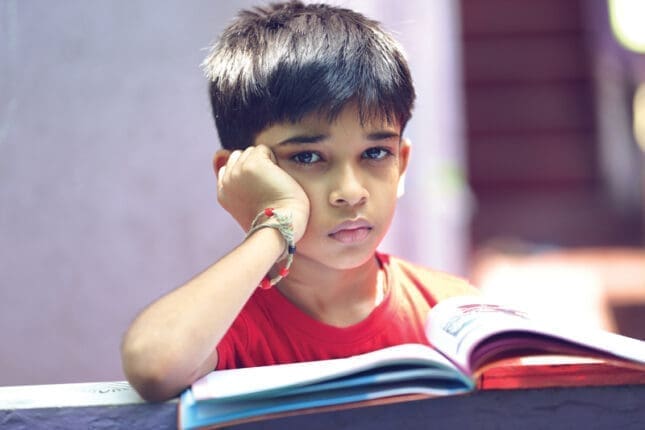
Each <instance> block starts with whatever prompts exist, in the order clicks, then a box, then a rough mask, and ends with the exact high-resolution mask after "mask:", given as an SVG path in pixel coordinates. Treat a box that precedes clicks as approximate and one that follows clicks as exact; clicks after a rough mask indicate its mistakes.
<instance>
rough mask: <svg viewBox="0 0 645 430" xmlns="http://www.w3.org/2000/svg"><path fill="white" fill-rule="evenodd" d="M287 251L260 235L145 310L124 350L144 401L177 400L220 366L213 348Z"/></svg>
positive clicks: (271, 235)
mask: <svg viewBox="0 0 645 430" xmlns="http://www.w3.org/2000/svg"><path fill="white" fill-rule="evenodd" d="M284 249H285V242H284V240H283V238H282V236H281V235H280V233H279V232H277V231H276V230H274V229H272V228H264V229H261V230H258V231H257V232H255V233H254V234H253V235H251V236H250V237H249V238H248V239H247V240H245V241H244V242H243V243H242V244H241V245H240V246H238V247H237V248H236V249H235V250H233V251H232V252H231V253H229V254H227V255H226V256H224V257H223V258H222V259H221V260H220V261H218V262H217V263H215V264H214V265H212V266H211V267H209V268H208V269H206V270H205V271H204V272H202V273H201V274H199V275H198V276H196V277H195V278H193V279H192V280H190V281H189V282H187V283H186V284H185V285H183V286H181V287H179V288H178V289H176V290H174V291H172V292H171V293H169V294H167V295H166V296H164V297H162V298H161V299H159V300H157V301H156V302H155V303H153V304H152V305H150V306H149V307H148V308H146V309H145V310H144V311H143V312H142V313H141V314H140V315H139V316H138V317H137V319H136V320H135V321H134V323H133V324H132V326H131V327H130V329H129V330H128V332H127V333H126V335H125V337H124V340H123V345H122V360H123V367H124V370H125V373H126V375H127V377H128V380H129V381H130V382H131V383H132V385H133V386H134V387H135V388H136V389H137V390H138V391H139V392H140V393H141V394H142V395H143V396H144V397H146V398H148V399H151V400H162V399H165V398H169V397H172V396H174V395H177V394H178V393H179V392H180V391H181V390H183V389H184V388H186V387H187V386H188V385H190V384H191V383H192V382H193V381H194V380H195V379H197V378H198V377H200V376H202V375H203V374H205V373H206V372H208V371H209V370H212V369H213V368H214V367H215V365H216V354H215V347H216V346H217V344H218V343H219V341H220V340H221V339H222V337H223V336H224V334H225V333H226V331H227V330H228V328H229V327H230V325H231V324H232V322H233V321H234V319H235V318H236V317H237V315H238V314H239V312H240V310H241V309H242V307H243V306H244V304H245V303H246V301H247V300H248V298H249V297H250V296H251V294H252V293H253V292H254V291H255V288H256V287H257V285H258V284H259V282H260V281H261V279H262V278H263V277H264V276H265V274H266V273H267V272H268V271H269V269H270V268H271V266H272V265H273V264H274V263H275V261H276V260H277V258H278V257H279V256H280V255H281V254H282V252H283V251H284Z"/></svg>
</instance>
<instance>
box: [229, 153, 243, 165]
mask: <svg viewBox="0 0 645 430" xmlns="http://www.w3.org/2000/svg"><path fill="white" fill-rule="evenodd" d="M240 155H242V151H239V150H235V151H233V152H231V155H230V156H229V157H228V162H227V163H226V165H227V166H234V165H235V163H236V162H237V160H238V158H240Z"/></svg>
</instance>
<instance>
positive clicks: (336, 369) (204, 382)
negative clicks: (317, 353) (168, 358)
mask: <svg viewBox="0 0 645 430" xmlns="http://www.w3.org/2000/svg"><path fill="white" fill-rule="evenodd" d="M403 364H417V365H419V366H423V367H428V366H429V367H433V368H437V369H445V370H449V372H450V373H451V374H454V375H455V378H464V376H463V375H459V373H458V371H457V370H456V368H455V367H454V365H453V364H452V363H450V361H448V360H447V359H446V358H445V357H443V356H442V355H441V354H440V353H438V352H437V351H435V350H433V349H432V348H429V347H428V346H426V345H420V344H404V345H397V346H393V347H389V348H384V349H381V350H378V351H373V352H369V353H366V354H361V355H357V356H353V357H348V358H339V359H333V360H321V361H311V362H303V363H289V364H279V365H273V366H260V367H250V368H244V369H231V370H218V371H214V372H211V373H210V374H208V375H206V376H204V377H203V378H201V379H200V380H198V381H197V382H195V383H194V384H193V386H192V392H193V396H194V398H195V400H197V401H198V400H204V399H232V398H235V397H240V398H248V397H258V396H264V395H266V394H267V393H269V392H272V391H276V390H284V389H288V388H290V387H295V386H301V385H305V384H313V383H318V382H321V381H326V380H330V379H332V378H338V377H341V376H344V375H349V374H353V373H356V372H361V371H365V370H368V369H377V368H379V367H385V366H391V365H403Z"/></svg>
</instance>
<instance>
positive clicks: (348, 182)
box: [329, 166, 369, 206]
mask: <svg viewBox="0 0 645 430" xmlns="http://www.w3.org/2000/svg"><path fill="white" fill-rule="evenodd" d="M337 175H338V176H337V178H336V182H335V183H334V187H333V188H332V191H331V192H330V193H329V203H331V204H332V205H333V206H344V205H347V206H354V205H359V204H363V203H365V202H366V201H367V198H368V197H369V192H368V191H367V189H366V188H365V187H364V186H363V184H362V182H361V181H360V178H359V177H358V176H357V175H356V172H354V170H353V169H352V168H351V167H349V166H346V167H343V168H342V169H339V171H338V172H337Z"/></svg>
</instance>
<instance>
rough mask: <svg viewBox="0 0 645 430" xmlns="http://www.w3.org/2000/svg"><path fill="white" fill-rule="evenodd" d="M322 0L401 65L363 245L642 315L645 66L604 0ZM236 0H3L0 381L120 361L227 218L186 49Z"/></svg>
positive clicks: (224, 17)
mask: <svg viewBox="0 0 645 430" xmlns="http://www.w3.org/2000/svg"><path fill="white" fill-rule="evenodd" d="M334 3H337V4H341V5H345V6H348V7H351V8H355V9H357V10H359V11H361V12H364V13H366V14H367V15H369V16H372V17H374V18H376V19H378V20H380V21H381V22H383V24H384V25H385V27H386V28H387V29H389V30H390V31H391V32H392V33H394V35H395V36H396V37H397V38H398V39H399V40H400V41H401V42H402V44H403V46H404V48H405V50H406V51H407V53H408V56H409V59H410V63H411V68H412V73H413V77H414V79H415V83H416V86H417V92H418V101H417V106H416V109H415V115H414V117H413V120H412V121H411V123H410V124H409V126H408V127H409V128H408V129H407V131H406V135H407V136H408V137H409V138H410V139H411V140H412V143H413V158H412V161H411V165H410V169H409V173H408V177H407V184H406V185H407V186H406V194H405V196H404V197H403V198H402V199H401V201H400V206H399V209H398V212H397V215H396V218H395V221H394V224H393V226H392V231H391V233H390V234H389V235H388V237H387V238H386V240H385V242H384V244H383V246H382V249H383V250H384V251H388V252H392V253H394V254H397V255H400V256H403V257H405V258H407V259H410V260H412V261H415V262H418V263H421V264H425V265H429V266H433V267H436V268H438V269H441V270H446V271H450V272H454V273H457V274H461V275H464V276H469V277H471V279H473V281H474V282H475V283H477V284H478V285H481V286H482V289H485V290H486V291H489V292H490V293H491V294H498V295H500V296H501V297H504V298H510V299H513V298H516V299H517V300H518V301H522V299H524V301H525V302H526V298H529V299H530V301H531V303H533V304H536V303H537V304H539V306H540V307H541V308H543V309H549V310H553V309H554V308H556V309H557V308H558V304H572V303H573V304H577V305H578V306H577V309H578V313H577V314H576V318H578V319H580V320H581V321H592V322H593V323H594V324H597V325H599V326H602V327H607V328H610V329H612V330H615V331H620V330H623V331H625V330H627V331H629V330H633V331H631V332H629V333H632V334H634V335H639V332H638V330H635V329H633V327H634V321H636V323H637V324H638V323H640V325H641V326H645V324H642V322H643V312H642V307H640V306H641V305H640V304H642V303H645V298H643V297H642V294H641V292H645V285H644V284H643V283H642V282H643V280H644V279H645V274H642V271H643V269H644V268H645V260H644V259H643V258H645V257H643V256H642V246H643V240H644V239H643V201H644V199H643V177H642V166H643V156H642V152H641V151H640V150H638V149H637V148H638V147H637V145H636V143H635V138H634V134H633V133H632V130H631V128H630V127H631V124H632V117H633V116H634V115H633V108H632V105H631V100H632V98H633V96H634V94H635V92H636V88H637V87H638V82H640V81H643V80H645V78H643V75H639V74H638V70H642V69H640V68H639V67H640V63H641V62H642V61H639V60H641V59H642V56H641V55H640V54H632V53H631V52H630V51H628V50H626V49H625V48H623V47H621V46H620V45H619V44H618V43H617V42H616V39H615V37H614V36H613V34H612V33H611V31H610V29H609V24H608V15H607V7H606V5H607V4H606V2H605V1H604V0H589V1H584V0H570V1H560V0H461V1H460V2H457V1H452V0H436V1H431V2H427V1H422V0H419V1H405V2H391V1H388V0H373V1H370V0H362V1H361V0H342V1H341V0H338V1H335V2H334ZM255 4H257V2H256V1H250V0H244V1H207V0H203V1H200V0H191V1H189V2H165V1H164V2H159V1H155V0H135V1H129V2H111V1H107V0H100V1H95V2H83V1H80V0H72V1H67V2H63V3H58V4H56V6H55V7H53V6H52V5H50V4H49V3H46V2H40V1H37V0H26V1H24V0H23V1H18V0H3V1H0V78H1V79H0V327H1V328H2V333H3V338H2V347H1V352H0V385H14V384H34V383H38V384H40V383H59V382H78V381H97V380H115V379H122V378H123V375H122V372H121V368H120V358H119V352H118V350H119V343H120V339H121V336H122V334H123V332H124V331H125V329H126V328H127V326H128V324H129V323H130V321H131V320H132V318H134V316H135V315H136V313H137V312H139V311H140V310H141V309H142V308H143V307H144V306H146V305H147V304H149V303H150V302H151V301H153V300H154V299H155V298H157V297H159V296H161V295H162V294H164V293H166V292H168V291H170V290H171V289H173V288H175V287H177V286H178V285H180V284H182V283H183V282H185V281H186V280H187V279H189V278H190V277H192V276H193V275H194V274H196V273H197V272H199V271H200V270H202V269H204V268H205V267H206V266H207V265H209V264H211V263H212V262H214V261H215V260H216V259H217V258H219V257H221V256H222V255H223V254H224V253H226V252H227V251H228V250H230V249H231V248H232V247H233V246H234V245H235V244H236V243H238V242H239V240H241V239H242V237H243V235H242V232H241V230H240V229H239V227H238V226H237V225H236V224H235V223H234V222H233V221H231V220H230V219H229V217H228V216H227V214H226V213H225V212H224V211H223V210H222V209H221V208H219V207H218V204H217V201H216V193H215V181H214V176H213V174H212V170H211V158H212V155H213V153H214V151H215V150H216V149H217V148H218V145H219V144H218V142H217V136H216V133H215V130H214V127H213V125H212V120H211V118H210V110H209V106H208V100H207V97H206V82H205V81H204V79H203V77H202V74H201V71H200V70H199V67H198V66H199V63H200V62H201V61H202V59H203V57H204V56H205V53H206V52H205V48H206V47H207V46H209V44H210V43H211V42H212V40H213V39H214V37H215V36H216V35H217V34H218V33H219V32H220V31H221V30H222V28H223V27H224V25H225V24H226V23H227V22H228V20H229V19H231V17H232V16H233V15H234V14H235V13H236V11H237V10H238V9H239V8H242V7H249V6H252V5H255ZM639 76H640V77H639ZM639 79H640V81H639ZM607 279H620V280H621V281H620V282H613V283H608V282H607ZM609 284H611V288H610V287H608V285H609ZM614 287H615V288H614ZM610 289H611V290H612V291H614V293H613V297H614V299H615V300H618V299H616V297H620V298H621V300H622V301H620V300H619V302H620V303H623V304H627V305H629V306H632V307H633V309H632V310H630V311H629V312H628V313H630V312H631V314H630V315H632V317H631V320H630V321H632V323H631V325H629V324H627V325H624V324H623V325H622V326H621V325H618V324H616V312H614V310H615V309H617V307H616V306H614V307H613V308H611V309H610V307H608V306H607V301H608V299H607V291H609V290H610ZM538 299H546V302H545V301H544V300H542V301H540V300H538ZM616 303H618V302H616ZM559 309H560V310H562V311H567V309H566V307H562V306H561V305H560V308H559ZM585 312H586V314H585ZM568 315H571V314H568ZM598 315H602V318H598ZM634 315H635V316H634ZM628 319H629V318H628ZM630 327H632V328H631V329H630Z"/></svg>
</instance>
